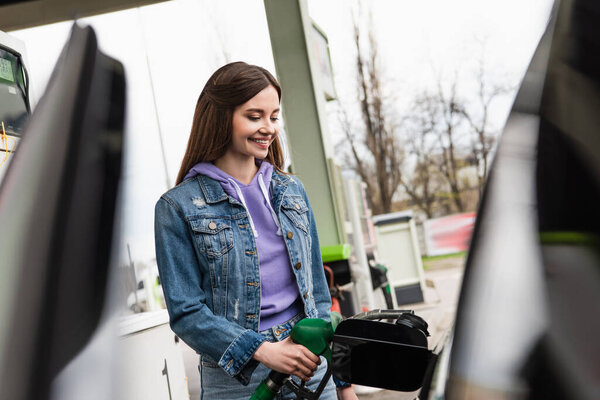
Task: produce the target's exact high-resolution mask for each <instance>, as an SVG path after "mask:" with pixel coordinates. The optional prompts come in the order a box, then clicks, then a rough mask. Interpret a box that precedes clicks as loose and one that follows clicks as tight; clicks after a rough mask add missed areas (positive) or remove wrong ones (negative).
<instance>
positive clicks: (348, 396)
mask: <svg viewBox="0 0 600 400" xmlns="http://www.w3.org/2000/svg"><path fill="white" fill-rule="evenodd" d="M337 395H338V399H339V400H358V396H357V395H356V393H354V386H348V387H345V388H338V390H337Z"/></svg>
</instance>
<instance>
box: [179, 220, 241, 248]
mask: <svg viewBox="0 0 600 400" xmlns="http://www.w3.org/2000/svg"><path fill="white" fill-rule="evenodd" d="M189 223H190V227H191V228H192V231H194V236H195V238H196V243H198V248H199V249H200V251H201V252H203V253H204V254H206V255H207V256H208V257H209V258H219V257H222V256H223V255H224V254H225V253H227V252H228V251H229V250H231V249H232V248H233V230H232V229H231V224H230V221H229V220H223V219H217V218H197V219H190V221H189Z"/></svg>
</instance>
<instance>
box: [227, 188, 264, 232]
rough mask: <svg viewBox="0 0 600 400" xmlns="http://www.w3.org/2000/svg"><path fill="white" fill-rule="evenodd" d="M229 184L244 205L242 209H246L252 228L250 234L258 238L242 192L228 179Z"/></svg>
mask: <svg viewBox="0 0 600 400" xmlns="http://www.w3.org/2000/svg"><path fill="white" fill-rule="evenodd" d="M229 182H231V184H232V185H233V187H234V188H235V192H236V193H237V195H238V197H239V198H240V201H241V202H242V204H243V205H244V208H245V209H246V213H247V214H248V220H249V221H250V227H251V228H252V233H253V234H254V237H258V232H257V231H256V228H255V227H254V221H252V216H251V215H250V211H249V210H248V206H247V205H246V199H244V195H243V194H242V190H241V189H240V187H239V186H238V185H237V183H235V181H234V180H233V179H231V178H229Z"/></svg>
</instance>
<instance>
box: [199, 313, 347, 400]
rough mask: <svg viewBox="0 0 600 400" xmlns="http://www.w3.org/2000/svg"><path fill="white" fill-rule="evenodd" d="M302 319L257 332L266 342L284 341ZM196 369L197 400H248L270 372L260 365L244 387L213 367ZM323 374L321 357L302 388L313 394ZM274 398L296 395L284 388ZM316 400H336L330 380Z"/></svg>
mask: <svg viewBox="0 0 600 400" xmlns="http://www.w3.org/2000/svg"><path fill="white" fill-rule="evenodd" d="M303 317H304V316H303V315H301V314H299V315H297V316H295V317H294V318H292V319H290V320H289V321H287V322H284V323H283V324H280V325H276V326H274V327H272V328H271V329H267V330H264V331H262V332H260V334H261V335H263V336H265V337H266V338H267V340H268V341H270V342H278V341H281V340H284V339H285V338H287V337H288V336H289V334H290V331H291V329H292V327H293V326H294V325H295V324H296V322H298V321H300V320H301V319H302V318H303ZM198 368H199V370H200V380H201V386H202V391H201V395H200V398H201V400H221V399H222V400H248V399H250V396H252V393H254V390H255V389H256V388H257V387H258V385H259V384H260V383H261V382H262V381H263V380H264V379H265V378H266V377H267V375H269V372H271V370H270V369H268V368H267V367H265V366H264V365H262V364H259V365H258V367H256V369H255V370H254V372H253V373H252V378H251V379H250V383H249V384H248V386H244V385H242V384H241V383H239V382H238V381H237V380H236V379H234V378H232V377H230V376H229V375H227V374H226V373H225V371H223V370H222V369H221V368H220V367H219V366H217V365H216V364H213V363H208V362H201V364H200V366H199V367H198ZM326 370H327V361H326V360H325V359H324V358H323V357H321V365H319V368H318V369H317V371H316V372H315V375H314V377H312V378H311V380H310V381H309V382H308V383H307V384H306V386H307V387H308V388H309V389H310V390H313V391H314V390H316V389H317V387H318V386H319V383H321V379H322V377H323V375H324V374H325V372H326ZM292 379H294V380H295V381H296V382H299V379H298V378H296V377H293V378H292ZM275 398H276V399H278V400H280V399H281V400H282V399H286V400H288V399H289V400H292V399H295V398H296V395H295V394H294V392H292V391H291V390H290V389H288V388H287V387H286V386H284V387H283V388H282V389H281V391H280V392H279V394H278V395H277V397H275ZM319 399H320V400H337V395H336V392H335V385H334V384H333V380H332V379H331V378H329V382H328V383H327V386H325V390H323V393H322V394H321V397H319Z"/></svg>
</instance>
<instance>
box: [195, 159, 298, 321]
mask: <svg viewBox="0 0 600 400" xmlns="http://www.w3.org/2000/svg"><path fill="white" fill-rule="evenodd" d="M272 173H273V166H272V165H271V164H270V163H268V162H267V161H262V163H261V164H260V167H259V169H258V172H257V173H256V175H255V176H254V178H253V179H252V182H250V184H249V185H245V184H243V183H242V182H240V181H238V180H237V179H235V178H234V177H232V176H230V175H229V174H227V173H226V172H224V171H221V170H220V169H219V168H217V167H216V166H215V165H214V164H212V163H206V162H202V163H199V164H196V165H194V166H193V167H192V168H191V169H190V171H189V172H188V173H187V175H186V176H185V178H184V180H185V179H187V178H191V177H193V176H195V175H205V176H208V177H209V178H212V179H214V180H216V181H218V182H219V183H220V184H221V187H222V188H223V190H224V191H225V193H227V194H228V195H229V196H231V197H233V198H235V199H236V200H238V201H239V202H240V203H242V204H243V205H244V206H245V207H246V210H247V211H248V213H249V216H248V217H249V218H248V219H249V220H250V225H251V226H252V232H253V233H254V237H255V241H256V247H257V251H258V260H259V265H260V283H261V286H260V293H261V297H260V327H259V330H261V331H263V330H265V329H269V328H271V327H272V326H275V325H278V324H281V323H283V322H285V321H287V320H289V319H290V318H292V317H294V316H295V315H296V314H298V313H300V312H301V311H302V310H303V307H302V299H301V298H300V292H299V290H298V285H297V283H296V277H295V276H294V273H293V271H292V266H291V265H290V259H289V257H288V253H287V248H286V246H285V243H284V240H283V236H282V234H281V227H280V226H279V220H278V218H277V215H276V213H275V211H274V210H273V206H272V202H271V196H270V194H269V185H270V184H271V174H272Z"/></svg>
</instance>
